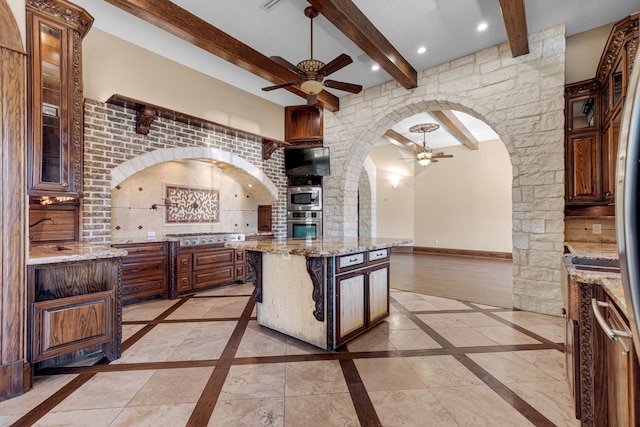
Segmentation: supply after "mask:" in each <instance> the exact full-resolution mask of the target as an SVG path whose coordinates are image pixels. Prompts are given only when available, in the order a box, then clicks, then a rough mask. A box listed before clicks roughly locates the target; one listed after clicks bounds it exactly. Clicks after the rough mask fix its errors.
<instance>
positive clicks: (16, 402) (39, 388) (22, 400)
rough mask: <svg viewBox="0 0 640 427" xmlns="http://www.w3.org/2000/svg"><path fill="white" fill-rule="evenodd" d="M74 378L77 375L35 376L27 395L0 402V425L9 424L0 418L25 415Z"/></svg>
mask: <svg viewBox="0 0 640 427" xmlns="http://www.w3.org/2000/svg"><path fill="white" fill-rule="evenodd" d="M76 377H77V375H70V374H67V375H53V376H49V375H47V376H36V377H35V378H34V380H33V383H34V384H33V388H32V389H31V390H29V391H28V392H27V393H25V394H23V395H21V396H17V397H14V398H13V399H9V400H5V401H2V402H0V425H8V424H9V423H5V420H4V419H3V418H2V417H4V416H9V415H17V416H22V415H24V414H26V413H27V412H29V411H30V410H31V409H33V408H35V407H36V406H38V405H39V404H40V402H42V401H43V400H45V399H47V398H48V397H49V396H52V395H53V394H55V393H56V392H57V391H58V390H60V389H61V388H62V387H64V386H65V385H66V384H68V383H69V382H70V381H71V380H73V379H74V378H76ZM14 419H15V417H14Z"/></svg>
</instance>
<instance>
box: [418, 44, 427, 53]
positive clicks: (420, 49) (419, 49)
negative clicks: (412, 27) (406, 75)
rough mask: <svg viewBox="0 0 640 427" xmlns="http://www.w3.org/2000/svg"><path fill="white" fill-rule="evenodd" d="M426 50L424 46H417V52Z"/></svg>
mask: <svg viewBox="0 0 640 427" xmlns="http://www.w3.org/2000/svg"><path fill="white" fill-rule="evenodd" d="M426 51H427V48H426V47H424V46H420V47H419V48H418V53H425V52H426Z"/></svg>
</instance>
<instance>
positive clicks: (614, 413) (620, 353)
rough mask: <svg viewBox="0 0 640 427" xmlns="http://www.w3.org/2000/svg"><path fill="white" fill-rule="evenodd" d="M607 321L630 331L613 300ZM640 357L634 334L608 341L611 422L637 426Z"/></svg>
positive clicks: (613, 424)
mask: <svg viewBox="0 0 640 427" xmlns="http://www.w3.org/2000/svg"><path fill="white" fill-rule="evenodd" d="M606 319H607V323H608V324H609V325H610V326H611V328H612V329H615V330H619V331H625V332H627V333H629V328H628V326H627V325H626V322H625V321H624V320H623V318H622V316H621V315H620V313H619V312H618V311H617V310H616V309H615V306H614V305H613V302H611V301H610V300H609V308H608V309H607V317H606ZM638 374H639V373H638V361H637V358H636V355H635V352H634V348H633V342H632V341H631V339H630V338H623V337H620V338H618V339H617V340H615V341H612V340H609V341H608V342H607V385H608V387H607V395H608V407H607V409H608V414H609V425H610V426H635V425H637V421H638V420H639V418H638V416H637V414H636V412H637V410H638V409H640V406H639V407H638V408H636V406H637V405H636V404H635V396H636V393H637V389H638V385H639V384H638Z"/></svg>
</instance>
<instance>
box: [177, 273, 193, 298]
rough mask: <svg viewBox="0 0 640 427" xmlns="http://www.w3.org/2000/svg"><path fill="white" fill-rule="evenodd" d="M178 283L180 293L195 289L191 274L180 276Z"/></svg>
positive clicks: (181, 274)
mask: <svg viewBox="0 0 640 427" xmlns="http://www.w3.org/2000/svg"><path fill="white" fill-rule="evenodd" d="M176 283H177V287H178V293H180V292H185V291H190V290H191V289H192V288H193V286H191V273H180V274H178V278H177V279H176Z"/></svg>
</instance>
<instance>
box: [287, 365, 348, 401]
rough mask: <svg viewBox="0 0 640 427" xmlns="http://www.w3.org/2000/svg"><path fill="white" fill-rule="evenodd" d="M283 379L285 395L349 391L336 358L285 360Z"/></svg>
mask: <svg viewBox="0 0 640 427" xmlns="http://www.w3.org/2000/svg"><path fill="white" fill-rule="evenodd" d="M285 379H286V383H285V389H284V390H285V391H284V392H285V396H306V395H311V394H331V393H347V392H349V389H348V388H347V383H346V381H345V379H344V375H343V374H342V368H340V362H338V361H337V360H327V361H318V362H287V363H286V368H285Z"/></svg>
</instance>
